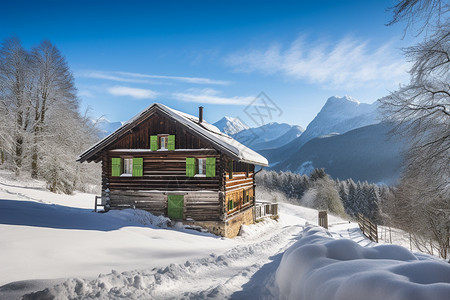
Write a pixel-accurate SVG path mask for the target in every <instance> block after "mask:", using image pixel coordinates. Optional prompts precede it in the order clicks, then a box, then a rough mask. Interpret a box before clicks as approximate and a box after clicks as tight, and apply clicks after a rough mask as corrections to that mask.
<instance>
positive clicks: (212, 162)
mask: <svg viewBox="0 0 450 300" xmlns="http://www.w3.org/2000/svg"><path fill="white" fill-rule="evenodd" d="M206 177H216V158H215V157H207V158H206Z"/></svg>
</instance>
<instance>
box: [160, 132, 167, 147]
mask: <svg viewBox="0 0 450 300" xmlns="http://www.w3.org/2000/svg"><path fill="white" fill-rule="evenodd" d="M163 139H164V148H163ZM168 145H169V134H166V133H165V134H158V150H169V149H168Z"/></svg>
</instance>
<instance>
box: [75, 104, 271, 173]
mask: <svg viewBox="0 0 450 300" xmlns="http://www.w3.org/2000/svg"><path fill="white" fill-rule="evenodd" d="M153 108H157V109H159V110H160V111H162V112H164V113H166V114H167V115H168V116H169V117H171V118H173V119H175V120H176V121H178V122H180V123H181V124H183V125H184V126H186V127H188V128H189V129H191V130H193V131H194V132H196V133H197V134H199V135H200V136H202V137H203V138H204V139H206V140H208V141H210V142H211V143H212V144H213V145H216V146H217V147H218V148H220V149H221V150H223V151H224V152H226V153H228V154H229V155H231V156H233V157H234V158H237V159H238V160H239V161H242V162H246V163H251V164H255V165H260V166H268V161H267V159H266V158H265V157H264V156H262V155H260V154H258V153H256V152H255V151H253V150H251V149H250V148H248V147H246V146H244V145H242V144H241V143H239V142H238V141H236V140H235V139H233V138H232V137H230V136H229V135H227V134H225V133H223V132H221V131H220V130H219V129H218V128H217V127H216V126H214V125H211V124H209V123H207V122H206V121H204V120H203V122H202V123H198V118H197V117H194V116H192V115H189V114H186V113H184V112H181V111H178V110H175V109H172V108H170V107H168V106H166V105H164V104H161V103H153V104H152V105H150V106H149V107H147V108H146V109H144V110H143V111H142V112H140V113H138V114H137V115H136V116H134V117H133V118H131V119H130V120H128V121H126V122H125V123H123V125H122V126H121V127H120V128H118V129H117V130H116V131H114V132H113V133H111V134H110V135H108V136H107V137H105V138H103V139H102V140H100V141H99V142H98V143H96V144H95V145H93V146H92V147H90V148H89V149H88V150H86V151H85V152H84V153H82V154H81V155H80V156H79V157H78V159H77V160H78V161H84V160H86V159H88V158H89V157H91V156H92V155H94V154H95V153H97V152H98V151H100V150H101V149H103V148H104V147H106V146H107V145H109V144H110V143H111V142H112V141H113V138H114V137H116V136H119V135H120V134H122V133H124V132H126V130H125V129H128V127H130V125H131V124H133V123H134V122H136V121H137V120H139V119H141V118H142V117H144V116H145V115H146V114H147V112H149V111H150V110H152V109H153Z"/></svg>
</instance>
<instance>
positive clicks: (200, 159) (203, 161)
mask: <svg viewBox="0 0 450 300" xmlns="http://www.w3.org/2000/svg"><path fill="white" fill-rule="evenodd" d="M200 162H202V163H201V165H202V168H201V172H200ZM196 171H197V174H196V175H201V176H206V157H197V170H196Z"/></svg>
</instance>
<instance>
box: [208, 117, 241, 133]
mask: <svg viewBox="0 0 450 300" xmlns="http://www.w3.org/2000/svg"><path fill="white" fill-rule="evenodd" d="M213 125H214V126H216V127H217V128H219V129H220V131H222V132H225V133H226V134H229V135H233V134H236V133H238V132H241V131H242V130H245V129H248V128H249V127H248V126H247V125H245V124H244V123H242V121H241V120H240V119H238V118H232V117H227V116H225V117H223V118H222V119H220V120H219V121H217V122H216V123H214V124H213Z"/></svg>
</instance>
